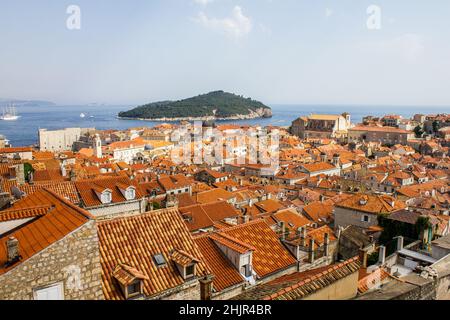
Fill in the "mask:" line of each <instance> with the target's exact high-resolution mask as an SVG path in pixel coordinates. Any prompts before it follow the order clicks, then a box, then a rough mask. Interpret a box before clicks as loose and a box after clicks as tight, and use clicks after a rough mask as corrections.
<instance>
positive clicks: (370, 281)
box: [358, 268, 391, 293]
mask: <svg viewBox="0 0 450 320" xmlns="http://www.w3.org/2000/svg"><path fill="white" fill-rule="evenodd" d="M361 270H362V269H361ZM390 277H391V275H390V274H389V273H388V272H386V270H384V269H383V268H379V269H377V270H376V271H374V272H372V273H370V274H368V275H367V276H365V277H364V278H362V279H360V280H359V282H358V292H359V293H366V292H367V291H369V290H371V288H374V287H377V286H378V285H380V284H382V283H384V282H385V281H386V280H387V279H389V278H390Z"/></svg>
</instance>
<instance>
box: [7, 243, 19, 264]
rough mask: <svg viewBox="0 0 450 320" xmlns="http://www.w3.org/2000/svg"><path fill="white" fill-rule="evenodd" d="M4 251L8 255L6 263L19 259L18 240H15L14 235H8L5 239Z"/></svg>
mask: <svg viewBox="0 0 450 320" xmlns="http://www.w3.org/2000/svg"><path fill="white" fill-rule="evenodd" d="M6 251H7V255H8V262H7V263H8V264H13V263H15V262H17V261H19V259H20V252H19V240H17V239H16V238H15V237H10V238H9V239H8V240H7V241H6Z"/></svg>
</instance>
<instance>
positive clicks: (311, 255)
mask: <svg viewBox="0 0 450 320" xmlns="http://www.w3.org/2000/svg"><path fill="white" fill-rule="evenodd" d="M308 253H309V257H308V258H309V263H314V239H310V240H309V252H308Z"/></svg>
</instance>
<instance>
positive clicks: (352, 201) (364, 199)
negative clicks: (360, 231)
mask: <svg viewBox="0 0 450 320" xmlns="http://www.w3.org/2000/svg"><path fill="white" fill-rule="evenodd" d="M336 207H341V208H347V209H353V210H357V211H362V212H368V213H374V214H379V213H391V212H395V211H399V210H402V209H405V208H406V204H405V203H404V202H403V201H400V200H398V199H395V198H393V197H390V196H385V195H382V196H374V195H362V194H356V195H354V196H352V197H350V198H347V199H345V200H343V201H341V202H338V203H336Z"/></svg>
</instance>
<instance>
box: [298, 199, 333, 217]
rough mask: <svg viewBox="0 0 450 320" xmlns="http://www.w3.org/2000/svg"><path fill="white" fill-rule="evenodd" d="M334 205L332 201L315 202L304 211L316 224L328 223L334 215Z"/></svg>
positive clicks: (304, 208)
mask: <svg viewBox="0 0 450 320" xmlns="http://www.w3.org/2000/svg"><path fill="white" fill-rule="evenodd" d="M333 209H334V206H333V203H332V202H331V201H325V202H322V201H314V202H312V203H310V204H308V205H307V206H305V207H303V211H304V212H305V213H306V215H307V216H308V217H310V218H311V219H312V220H313V221H315V222H326V220H328V219H330V218H331V217H332V215H333Z"/></svg>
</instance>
